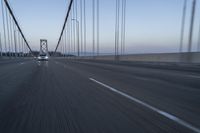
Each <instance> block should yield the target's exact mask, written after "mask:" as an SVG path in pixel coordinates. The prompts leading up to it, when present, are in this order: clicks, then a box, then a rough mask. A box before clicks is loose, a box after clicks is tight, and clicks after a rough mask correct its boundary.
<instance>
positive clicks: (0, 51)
mask: <svg viewBox="0 0 200 133" xmlns="http://www.w3.org/2000/svg"><path fill="white" fill-rule="evenodd" d="M0 56H2V41H1V32H0Z"/></svg>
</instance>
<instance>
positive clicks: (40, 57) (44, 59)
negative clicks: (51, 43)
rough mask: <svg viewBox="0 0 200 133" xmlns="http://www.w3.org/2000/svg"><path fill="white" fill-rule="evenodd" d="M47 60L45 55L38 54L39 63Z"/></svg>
mask: <svg viewBox="0 0 200 133" xmlns="http://www.w3.org/2000/svg"><path fill="white" fill-rule="evenodd" d="M48 59H49V57H48V55H47V54H40V55H39V56H38V60H39V61H48Z"/></svg>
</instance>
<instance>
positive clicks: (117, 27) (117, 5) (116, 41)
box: [115, 0, 120, 58]
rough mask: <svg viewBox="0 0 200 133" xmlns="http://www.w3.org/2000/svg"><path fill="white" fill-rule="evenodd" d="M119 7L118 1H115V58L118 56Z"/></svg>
mask: <svg viewBox="0 0 200 133" xmlns="http://www.w3.org/2000/svg"><path fill="white" fill-rule="evenodd" d="M119 6H120V1H119V0H116V23H115V58H116V57H117V56H118V47H119Z"/></svg>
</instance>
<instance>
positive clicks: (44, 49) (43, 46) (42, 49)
mask: <svg viewBox="0 0 200 133" xmlns="http://www.w3.org/2000/svg"><path fill="white" fill-rule="evenodd" d="M40 54H46V55H48V44H47V40H46V39H40Z"/></svg>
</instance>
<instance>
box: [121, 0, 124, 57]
mask: <svg viewBox="0 0 200 133" xmlns="http://www.w3.org/2000/svg"><path fill="white" fill-rule="evenodd" d="M121 20H122V22H121V55H123V35H124V33H123V31H124V0H122V19H121Z"/></svg>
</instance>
